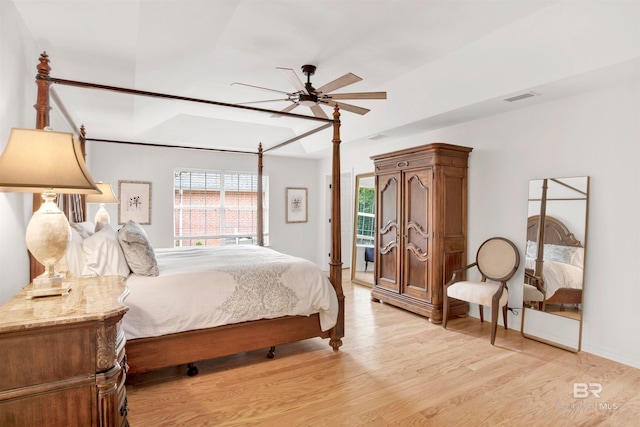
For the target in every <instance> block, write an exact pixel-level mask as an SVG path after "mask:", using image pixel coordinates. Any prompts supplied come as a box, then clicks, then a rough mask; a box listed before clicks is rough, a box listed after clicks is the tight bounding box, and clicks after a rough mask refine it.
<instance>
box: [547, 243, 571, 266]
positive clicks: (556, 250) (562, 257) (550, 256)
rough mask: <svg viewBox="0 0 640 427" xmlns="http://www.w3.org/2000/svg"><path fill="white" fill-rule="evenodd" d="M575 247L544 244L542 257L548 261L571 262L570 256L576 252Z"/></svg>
mask: <svg viewBox="0 0 640 427" xmlns="http://www.w3.org/2000/svg"><path fill="white" fill-rule="evenodd" d="M576 249H577V248H576V247H573V246H560V245H544V259H545V260H548V261H555V262H561V263H563V264H571V258H572V257H573V254H574V253H575V252H576Z"/></svg>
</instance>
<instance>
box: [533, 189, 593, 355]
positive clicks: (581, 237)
mask: <svg viewBox="0 0 640 427" xmlns="http://www.w3.org/2000/svg"><path fill="white" fill-rule="evenodd" d="M588 201H589V177H571V178H545V179H536V180H532V181H530V183H529V201H528V218H527V232H526V259H525V283H524V292H523V317H522V325H521V332H522V335H524V336H525V337H527V338H531V339H534V340H537V341H541V342H544V343H547V344H551V345H554V346H556V347H560V348H563V349H565V350H569V351H574V352H577V351H580V346H581V342H582V315H583V310H582V297H583V293H584V268H585V263H584V260H585V249H586V239H587V218H588Z"/></svg>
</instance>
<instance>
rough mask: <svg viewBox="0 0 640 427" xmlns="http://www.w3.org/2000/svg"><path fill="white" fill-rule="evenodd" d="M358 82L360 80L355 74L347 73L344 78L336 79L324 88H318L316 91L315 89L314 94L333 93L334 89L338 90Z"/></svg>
mask: <svg viewBox="0 0 640 427" xmlns="http://www.w3.org/2000/svg"><path fill="white" fill-rule="evenodd" d="M360 80H362V79H361V78H360V77H358V76H356V75H355V74H353V73H347V74H345V75H344V76H342V77H338V78H337V79H335V80H333V81H331V82H329V83H327V84H326V85H324V86H320V87H319V88H318V89H316V92H321V93H329V92H333V91H334V90H336V89H340V88H341V87H345V86H348V85H350V84H353V83H357V82H359V81H360Z"/></svg>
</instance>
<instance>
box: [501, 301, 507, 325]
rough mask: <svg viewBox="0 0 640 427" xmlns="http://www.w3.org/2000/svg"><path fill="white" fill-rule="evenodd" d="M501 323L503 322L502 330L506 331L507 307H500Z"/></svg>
mask: <svg viewBox="0 0 640 427" xmlns="http://www.w3.org/2000/svg"><path fill="white" fill-rule="evenodd" d="M502 321H503V322H504V329H505V330H506V329H507V306H506V305H505V306H503V307H502Z"/></svg>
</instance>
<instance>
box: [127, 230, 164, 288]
mask: <svg viewBox="0 0 640 427" xmlns="http://www.w3.org/2000/svg"><path fill="white" fill-rule="evenodd" d="M118 239H119V240H120V246H122V251H123V252H124V256H125V258H126V259H127V263H128V264H129V268H131V271H132V272H133V274H137V275H138V276H157V275H158V274H159V273H160V270H158V261H157V259H156V253H155V252H154V250H153V246H151V241H150V240H149V236H147V232H146V231H144V228H142V226H141V225H140V224H138V223H137V222H135V221H132V220H129V221H127V223H126V224H125V225H124V226H122V228H121V229H120V230H118Z"/></svg>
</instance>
